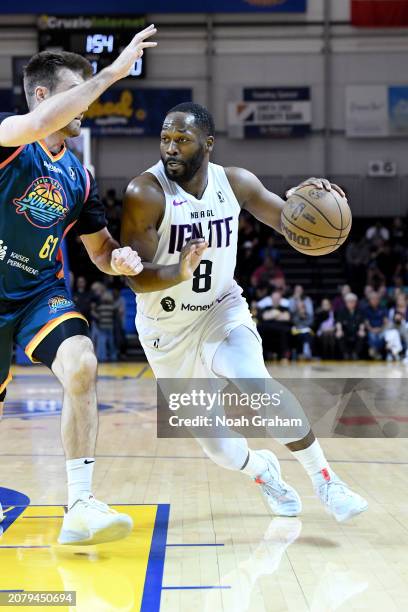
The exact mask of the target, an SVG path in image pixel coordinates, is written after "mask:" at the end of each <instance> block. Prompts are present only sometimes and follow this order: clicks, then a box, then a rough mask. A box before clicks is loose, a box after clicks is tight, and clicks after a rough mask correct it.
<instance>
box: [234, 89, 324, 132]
mask: <svg viewBox="0 0 408 612" xmlns="http://www.w3.org/2000/svg"><path fill="white" fill-rule="evenodd" d="M311 115H312V110H311V100H310V88H309V87H257V88H246V89H244V92H243V100H241V101H238V102H230V103H229V104H228V134H229V136H230V137H231V138H289V137H294V136H304V135H305V134H307V133H308V132H310V128H311V122H312V119H311Z"/></svg>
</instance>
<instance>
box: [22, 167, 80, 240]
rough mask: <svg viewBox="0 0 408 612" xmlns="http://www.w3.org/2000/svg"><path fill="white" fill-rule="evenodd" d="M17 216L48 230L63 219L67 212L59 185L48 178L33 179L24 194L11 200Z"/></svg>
mask: <svg viewBox="0 0 408 612" xmlns="http://www.w3.org/2000/svg"><path fill="white" fill-rule="evenodd" d="M13 204H14V205H15V206H16V207H17V210H16V212H17V214H19V215H24V216H25V218H26V219H27V221H29V222H30V223H31V225H34V226H35V227H39V228H43V229H46V228H49V227H52V226H53V225H56V224H57V223H58V222H59V221H62V220H63V219H65V217H66V216H67V214H68V212H69V207H68V204H67V197H66V195H65V191H64V188H63V187H62V185H61V183H59V182H58V181H57V180H56V179H54V178H51V177H50V176H41V177H40V178H38V179H35V181H33V182H32V183H31V185H30V186H29V187H28V188H27V190H26V191H25V193H24V194H23V195H22V196H20V197H19V198H15V199H14V200H13Z"/></svg>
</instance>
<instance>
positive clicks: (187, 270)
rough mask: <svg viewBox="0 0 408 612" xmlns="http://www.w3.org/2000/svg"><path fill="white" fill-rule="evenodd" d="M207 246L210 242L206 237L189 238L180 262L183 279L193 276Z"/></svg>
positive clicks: (182, 251)
mask: <svg viewBox="0 0 408 612" xmlns="http://www.w3.org/2000/svg"><path fill="white" fill-rule="evenodd" d="M207 247H208V242H206V241H205V240H204V238H195V239H194V240H189V241H188V242H187V244H186V245H185V246H184V247H183V248H182V250H181V253H180V264H179V271H180V278H181V280H183V281H184V280H188V279H190V278H192V276H193V274H194V272H195V270H196V268H197V266H198V265H199V263H200V261H201V258H202V256H203V254H204V251H205V249H206V248H207Z"/></svg>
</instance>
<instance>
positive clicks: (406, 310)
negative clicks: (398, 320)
mask: <svg viewBox="0 0 408 612" xmlns="http://www.w3.org/2000/svg"><path fill="white" fill-rule="evenodd" d="M394 295H395V305H394V306H392V307H391V308H390V310H389V312H388V318H389V320H390V321H391V320H392V319H393V318H394V315H395V314H396V313H399V314H400V315H401V316H402V318H403V320H404V321H406V322H408V303H407V296H406V294H405V293H403V292H402V291H401V290H400V289H399V290H397V288H396V289H395V291H394Z"/></svg>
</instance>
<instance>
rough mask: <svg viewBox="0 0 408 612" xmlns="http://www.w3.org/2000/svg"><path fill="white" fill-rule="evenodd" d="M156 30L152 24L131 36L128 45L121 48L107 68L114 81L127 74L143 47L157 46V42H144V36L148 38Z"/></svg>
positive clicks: (138, 57)
mask: <svg viewBox="0 0 408 612" xmlns="http://www.w3.org/2000/svg"><path fill="white" fill-rule="evenodd" d="M156 32H157V30H156V28H155V27H154V25H153V24H152V25H149V27H148V28H145V29H144V30H142V31H141V32H138V33H137V34H136V36H134V37H133V39H132V40H131V41H130V43H129V44H128V46H127V47H125V48H124V49H123V51H122V53H121V54H120V55H119V57H118V58H116V60H115V61H114V62H113V63H112V64H111V65H110V66H109V68H108V70H110V71H111V72H112V75H113V78H114V80H115V81H118V80H119V79H124V78H125V77H127V76H128V75H129V72H130V71H131V70H132V68H133V66H134V63H135V62H136V61H137V60H138V59H140V58H141V57H142V55H143V50H144V49H148V48H149V47H156V46H157V42H146V38H150V36H153V35H154V34H156Z"/></svg>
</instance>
